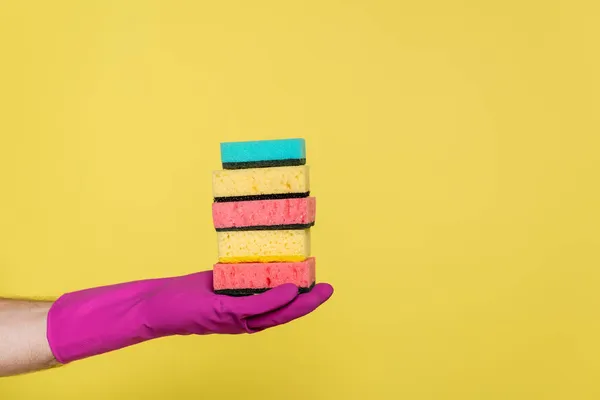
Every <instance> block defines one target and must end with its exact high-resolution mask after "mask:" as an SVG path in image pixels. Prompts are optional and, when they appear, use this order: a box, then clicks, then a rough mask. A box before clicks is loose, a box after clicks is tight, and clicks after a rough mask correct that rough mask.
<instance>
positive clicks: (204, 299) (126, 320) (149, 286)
mask: <svg viewBox="0 0 600 400" xmlns="http://www.w3.org/2000/svg"><path fill="white" fill-rule="evenodd" d="M212 283H213V277H212V271H203V272H198V273H193V274H189V275H184V276H178V277H171V278H160V279H149V280H141V281H134V282H127V283H121V284H116V285H110V286H103V287H97V288H91V289H85V290H82V291H77V292H73V293H68V294H65V295H63V296H61V297H60V298H59V299H58V300H57V301H56V302H55V303H54V304H53V305H52V307H51V309H50V312H49V313H48V341H49V344H50V347H51V349H52V352H53V354H54V355H55V357H56V359H57V360H58V361H59V362H61V363H67V362H71V361H74V360H78V359H82V358H86V357H90V356H93V355H97V354H102V353H106V352H109V351H113V350H117V349H119V348H123V347H126V346H130V345H133V344H136V343H140V342H143V341H147V340H151V339H155V338H159V337H164V336H172V335H206V334H242V333H257V332H260V331H263V330H265V329H268V328H272V327H275V326H278V325H282V324H286V323H288V322H291V321H293V320H295V319H298V318H300V317H302V316H304V315H307V314H309V313H311V312H312V311H314V310H315V309H316V308H318V307H319V306H320V305H321V304H323V303H324V302H325V301H327V300H328V299H329V298H330V297H331V295H332V294H333V287H332V286H331V285H329V284H327V283H319V284H316V285H315V286H314V287H313V288H312V290H311V291H310V292H308V293H302V294H298V288H297V287H296V286H295V285H293V284H284V285H281V286H278V287H275V288H273V289H270V290H268V291H267V292H264V293H261V294H257V295H252V296H244V297H229V296H224V295H217V294H215V293H214V292H213V285H212Z"/></svg>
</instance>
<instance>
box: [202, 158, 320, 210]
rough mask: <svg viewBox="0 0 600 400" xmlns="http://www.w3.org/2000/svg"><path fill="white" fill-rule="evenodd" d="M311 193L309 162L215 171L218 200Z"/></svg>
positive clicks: (255, 198)
mask: <svg viewBox="0 0 600 400" xmlns="http://www.w3.org/2000/svg"><path fill="white" fill-rule="evenodd" d="M309 195H310V180H309V171H308V166H307V165H299V166H292V167H265V168H247V169H237V170H220V171H213V196H214V200H215V202H223V201H248V200H266V199H281V198H303V197H308V196H309Z"/></svg>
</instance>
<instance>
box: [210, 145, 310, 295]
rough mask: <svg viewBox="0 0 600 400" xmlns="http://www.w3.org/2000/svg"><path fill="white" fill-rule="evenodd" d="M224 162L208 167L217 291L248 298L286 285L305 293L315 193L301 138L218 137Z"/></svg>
mask: <svg viewBox="0 0 600 400" xmlns="http://www.w3.org/2000/svg"><path fill="white" fill-rule="evenodd" d="M221 164H222V170H218V171H214V172H213V196H214V202H213V205H212V215H213V224H214V228H215V230H216V232H217V243H218V256H219V260H218V262H217V263H216V264H215V265H214V267H213V277H214V278H213V286H214V290H215V293H218V294H225V295H230V296H246V295H252V294H257V293H262V292H264V291H267V290H269V289H271V288H273V287H275V286H278V285H281V284H284V283H294V284H295V285H296V286H297V287H298V291H299V292H301V293H302V292H307V291H310V290H311V289H312V287H313V286H314V284H315V258H314V257H312V256H311V251H310V232H311V227H312V226H313V225H314V223H315V212H316V199H315V198H314V197H311V196H310V181H309V169H308V166H307V165H306V147H305V141H304V140H303V139H280V140H260V141H249V142H227V143H221Z"/></svg>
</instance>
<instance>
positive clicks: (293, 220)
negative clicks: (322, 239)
mask: <svg viewBox="0 0 600 400" xmlns="http://www.w3.org/2000/svg"><path fill="white" fill-rule="evenodd" d="M315 212H316V199H315V198H314V197H305V198H296V199H292V198H287V199H277V200H253V201H232V202H222V203H220V202H215V203H213V206H212V213H213V223H214V226H215V228H216V230H217V231H233V230H248V229H252V230H260V229H299V228H309V227H311V226H312V225H314V222H315Z"/></svg>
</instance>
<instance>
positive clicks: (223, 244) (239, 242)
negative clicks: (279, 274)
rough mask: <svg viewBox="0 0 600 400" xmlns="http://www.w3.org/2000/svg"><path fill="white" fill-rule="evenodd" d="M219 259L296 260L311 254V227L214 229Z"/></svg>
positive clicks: (229, 261) (303, 258) (233, 260)
mask: <svg viewBox="0 0 600 400" xmlns="http://www.w3.org/2000/svg"><path fill="white" fill-rule="evenodd" d="M217 241H218V248H219V262H221V263H242V262H244V263H248V262H299V261H304V260H306V259H307V258H308V257H309V256H310V229H298V230H295V229H292V230H272V231H231V232H217Z"/></svg>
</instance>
